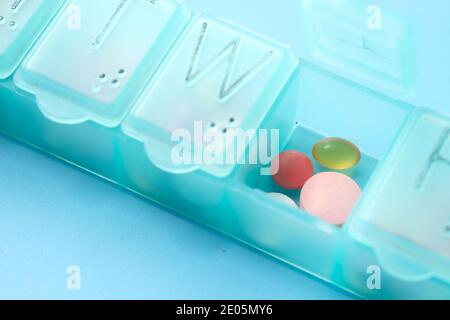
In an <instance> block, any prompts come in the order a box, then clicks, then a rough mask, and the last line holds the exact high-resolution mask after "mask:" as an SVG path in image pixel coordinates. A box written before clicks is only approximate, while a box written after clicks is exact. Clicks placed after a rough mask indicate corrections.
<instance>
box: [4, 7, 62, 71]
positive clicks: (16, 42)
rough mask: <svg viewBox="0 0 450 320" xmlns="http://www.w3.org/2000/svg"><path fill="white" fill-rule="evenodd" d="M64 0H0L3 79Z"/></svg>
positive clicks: (18, 61) (14, 67)
mask: <svg viewBox="0 0 450 320" xmlns="http://www.w3.org/2000/svg"><path fill="white" fill-rule="evenodd" d="M63 2H64V0H52V1H44V0H33V1H26V0H2V1H0V79H5V78H7V77H9V76H10V75H11V74H12V73H13V72H14V70H15V69H16V67H17V66H18V65H19V63H20V62H21V60H22V59H23V58H24V56H25V54H26V53H27V51H28V50H29V49H30V48H31V46H32V45H33V43H34V42H35V40H36V38H37V37H38V36H39V34H40V33H41V32H42V31H43V29H44V28H45V27H46V26H47V24H48V23H49V22H50V20H51V19H52V18H53V16H54V15H55V14H56V12H57V11H58V9H59V8H60V7H61V6H62V4H63Z"/></svg>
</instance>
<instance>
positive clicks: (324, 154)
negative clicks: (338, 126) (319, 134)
mask: <svg viewBox="0 0 450 320" xmlns="http://www.w3.org/2000/svg"><path fill="white" fill-rule="evenodd" d="M313 156H314V159H316V161H317V162H318V163H319V164H320V165H321V166H323V167H325V168H327V169H332V170H346V169H350V168H353V167H354V166H356V165H357V164H358V163H359V161H360V160H361V152H360V151H359V148H358V147H357V146H356V145H354V144H353V143H351V142H350V141H347V140H344V139H341V138H327V139H323V140H320V141H319V142H317V143H316V144H315V145H314V148H313Z"/></svg>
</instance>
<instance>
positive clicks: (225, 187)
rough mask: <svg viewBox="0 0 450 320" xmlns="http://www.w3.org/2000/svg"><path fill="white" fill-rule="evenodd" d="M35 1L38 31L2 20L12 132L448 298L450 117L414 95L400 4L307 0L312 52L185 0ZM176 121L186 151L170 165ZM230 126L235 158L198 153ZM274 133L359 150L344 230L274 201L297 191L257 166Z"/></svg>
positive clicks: (399, 294)
mask: <svg viewBox="0 0 450 320" xmlns="http://www.w3.org/2000/svg"><path fill="white" fill-rule="evenodd" d="M49 2H50V1H49ZM49 2H45V3H49ZM2 3H7V2H2ZM11 3H12V1H11ZM40 3H41V1H38V0H35V1H31V0H29V1H26V2H24V3H23V4H22V7H21V9H20V10H24V11H23V13H24V16H23V18H22V19H23V20H22V22H21V24H22V25H24V26H28V25H32V24H33V23H36V22H33V21H34V19H37V18H36V17H37V15H38V12H39V19H38V20H39V22H40V23H41V24H42V29H44V27H45V30H42V31H43V32H42V33H41V32H38V31H39V28H32V29H33V30H34V32H28V33H23V34H22V33H20V36H19V35H18V36H17V37H12V36H11V35H10V33H9V32H10V31H8V33H7V36H5V35H4V33H2V32H5V31H4V30H2V29H1V28H2V26H1V25H0V36H1V37H2V39H3V37H5V39H6V40H7V41H6V42H2V45H1V46H0V49H1V50H0V57H1V60H0V61H1V62H0V74H2V75H3V76H2V80H1V81H0V102H1V103H0V114H1V117H0V130H1V131H2V132H5V133H7V134H9V135H12V136H14V137H16V138H18V139H20V140H22V141H25V142H27V143H29V144H30V145H32V146H34V147H36V148H39V149H41V150H44V151H46V152H48V153H49V154H52V155H54V156H57V157H58V158H60V159H63V160H65V161H67V162H70V163H72V164H75V165H76V166H77V167H79V168H82V169H84V170H87V171H89V172H92V173H94V174H97V175H99V176H102V177H104V178H105V179H108V180H110V181H112V182H114V183H116V184H118V185H120V186H122V187H124V188H127V189H130V190H132V191H134V192H136V193H138V194H140V195H141V196H143V197H145V198H147V199H150V200H151V201H154V202H157V203H159V204H161V205H163V206H165V207H167V208H169V209H171V210H173V211H175V212H178V213H180V214H182V215H185V216H188V217H190V218H192V219H193V220H195V221H198V222H200V223H203V224H205V225H208V226H210V227H211V228H213V229H216V230H218V231H220V232H222V233H225V234H227V235H229V236H231V237H233V238H235V239H239V240H240V241H242V242H244V243H246V244H248V245H250V246H252V247H254V248H257V249H258V250H261V251H263V252H265V253H267V254H269V255H271V256H273V257H275V258H277V259H280V260H282V261H285V262H287V263H289V264H290V265H293V266H295V267H297V268H299V269H301V270H304V271H306V272H309V273H311V274H314V275H316V276H317V277H319V278H321V279H324V280H326V281H328V282H331V283H333V284H335V285H336V286H339V287H341V288H344V289H346V290H348V291H351V292H353V293H355V294H358V295H360V296H362V297H364V298H374V299H386V298H387V299H395V298H402V299H406V298H416V299H417V298H440V299H446V298H449V297H450V260H449V259H450V216H449V212H450V202H449V200H448V196H447V194H448V186H449V184H450V119H449V118H448V116H449V115H450V113H442V112H437V110H436V109H433V108H432V106H430V107H429V108H425V107H418V106H416V105H415V104H414V103H412V100H413V99H411V97H414V95H415V90H416V82H417V79H416V78H417V70H416V61H415V55H414V53H415V52H416V47H415V46H416V45H417V42H416V40H415V33H414V26H413V25H411V24H410V22H409V21H407V20H406V19H405V18H403V17H400V16H397V15H395V14H393V13H392V14H391V13H387V14H386V15H385V19H384V23H385V24H386V26H388V27H385V28H381V29H380V28H378V27H377V25H376V21H374V22H373V23H374V25H373V26H372V25H367V23H368V22H367V10H368V9H367V6H363V5H362V4H355V2H354V1H344V0H342V1H331V0H315V1H298V2H297V3H298V10H299V14H301V17H302V19H301V21H302V24H303V28H302V30H301V35H302V37H303V38H304V41H305V45H306V47H307V48H308V50H309V52H310V56H309V57H308V59H303V58H302V59H300V58H299V57H297V56H296V54H294V53H293V50H291V49H290V48H289V47H288V46H287V45H284V44H282V43H279V42H278V41H277V39H269V38H267V37H265V36H264V35H261V34H259V33H258V32H257V31H258V30H256V31H253V30H248V29H247V28H245V27H243V26H240V25H238V24H236V23H234V22H232V21H228V20H224V19H222V18H220V17H216V16H211V15H207V14H203V13H201V12H192V11H191V10H190V8H188V7H186V6H185V5H183V4H182V3H180V2H178V1H172V0H152V1H148V0H108V1H106V0H98V1H95V2H92V1H87V0H70V1H69V0H67V1H61V4H62V7H59V6H55V7H52V10H50V9H49V8H47V10H42V11H39V6H38V4H40ZM54 3H55V4H56V1H55V2H54ZM27 6H28V7H27ZM0 8H1V10H4V11H8V10H9V9H10V8H9V5H8V6H5V8H3V5H1V6H0ZM369 9H370V8H369ZM372 9H373V10H375V11H376V8H372ZM79 12H82V13H83V17H85V18H83V20H82V21H83V23H84V24H83V27H82V28H78V27H79V26H77V13H79ZM25 13H27V14H26V15H25ZM55 13H56V16H55ZM375 13H376V12H375ZM8 14H9V13H8ZM1 15H2V13H1V12H0V16H1ZM5 16H6V14H5ZM150 16H151V17H153V19H148V18H147V17H150ZM130 17H133V19H130ZM36 21H37V20H36ZM68 21H69V22H70V23H68ZM30 30H31V29H30ZM2 46H3V48H2ZM12 52H16V53H19V52H20V54H15V55H12V54H11V53H12ZM27 52H28V53H27ZM26 53H27V54H26ZM8 55H9V56H10V57H12V56H14V59H15V60H17V61H15V62H14V63H12V62H11V61H10V60H8V58H6V57H8ZM19 62H20V66H19V65H18V64H19ZM325 92H326V94H324V93H325ZM178 129H182V130H181V131H180V132H178V134H177V135H176V136H178V137H180V136H183V135H187V136H189V137H190V138H191V139H187V142H186V141H184V143H183V144H182V145H181V147H183V148H184V149H183V150H184V151H186V150H187V151H186V152H184V156H186V158H184V159H191V160H192V161H190V162H189V161H187V162H183V161H181V162H180V163H178V162H177V161H174V152H173V151H174V148H176V147H177V143H176V139H175V140H174V139H173V138H174V136H173V135H174V132H177V130H178ZM234 129H241V130H250V131H249V132H250V134H248V136H247V140H245V143H243V147H242V148H241V150H240V151H239V152H237V153H236V154H235V159H233V161H229V162H226V163H220V164H218V163H214V162H213V163H207V162H206V161H196V160H199V159H200V160H205V159H203V157H204V156H205V155H206V156H212V155H217V153H219V154H220V153H221V152H223V153H226V152H229V151H230V148H231V147H230V145H229V144H227V143H226V142H225V143H224V144H219V145H217V146H216V145H213V148H209V149H206V151H205V150H200V151H199V150H197V149H196V145H195V136H196V134H197V130H200V131H201V132H205V131H206V132H211V133H212V134H213V135H214V136H215V137H219V138H226V137H227V136H228V135H229V134H230V132H233V130H234ZM251 129H254V131H252V130H251ZM261 132H266V133H267V132H270V133H274V134H275V137H276V140H277V141H279V148H280V150H279V151H285V150H297V151H300V152H303V153H305V154H307V155H309V156H311V158H312V149H313V146H314V145H315V144H316V142H317V141H320V140H321V139H323V138H326V137H341V138H343V139H347V140H349V141H352V142H354V143H355V144H356V145H357V146H358V147H359V149H360V150H361V160H360V162H359V164H358V165H357V166H356V167H355V168H353V169H352V171H351V172H346V174H349V175H351V177H352V178H353V180H355V182H356V183H357V184H358V185H359V187H360V188H361V189H362V196H361V198H360V199H359V201H358V204H357V205H356V207H355V208H354V209H353V211H352V214H351V216H350V218H349V219H348V220H347V221H346V222H345V224H344V225H343V226H334V225H331V224H328V223H326V222H324V221H322V220H319V219H317V218H316V217H314V216H312V215H309V214H307V213H306V212H303V211H302V210H301V209H299V208H295V207H293V206H292V205H291V202H289V201H284V202H283V201H279V199H278V198H279V197H278V196H277V197H274V196H273V195H274V194H277V195H279V194H285V195H286V191H285V190H281V188H280V187H279V186H278V185H277V184H276V183H274V181H273V179H272V177H271V176H270V175H268V174H267V171H270V168H269V167H270V161H268V162H267V161H256V162H255V163H253V162H252V161H245V159H251V158H252V156H254V155H255V154H254V150H255V149H254V148H253V147H254V146H255V144H257V142H258V141H259V138H260V134H261ZM224 141H228V140H226V139H224ZM213 144H214V143H213ZM269 149H270V148H269ZM267 156H269V155H267ZM271 156H275V154H272V155H271ZM243 159H244V161H243ZM259 160H261V159H259ZM412 160H413V161H412ZM316 171H317V172H321V171H325V169H324V168H320V167H318V166H317V167H316ZM287 195H288V196H290V197H292V198H296V197H298V196H299V194H298V191H290V192H289V193H288V194H287ZM287 200H289V199H287Z"/></svg>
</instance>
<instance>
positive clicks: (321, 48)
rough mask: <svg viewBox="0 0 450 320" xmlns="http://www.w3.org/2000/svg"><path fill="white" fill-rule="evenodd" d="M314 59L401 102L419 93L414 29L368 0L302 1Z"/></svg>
mask: <svg viewBox="0 0 450 320" xmlns="http://www.w3.org/2000/svg"><path fill="white" fill-rule="evenodd" d="M298 1H299V2H300V8H301V9H300V12H301V22H302V30H301V31H300V32H301V35H302V37H304V38H305V39H306V42H307V48H308V51H309V52H308V54H309V56H310V59H312V60H313V61H314V62H315V63H317V64H319V65H320V66H321V67H323V68H325V69H328V70H330V71H332V72H335V73H338V74H340V75H342V76H343V77H345V78H348V79H351V80H353V81H355V82H358V83H360V84H363V85H365V86H367V87H370V88H372V89H375V90H377V91H379V92H381V93H383V94H385V95H388V96H391V97H394V98H395V99H398V100H403V101H410V99H411V97H413V96H414V95H415V92H416V77H417V66H416V56H415V54H416V50H415V45H416V40H415V32H414V28H413V27H412V24H411V23H410V21H408V19H407V18H406V17H399V16H397V15H393V14H391V13H390V12H386V10H385V8H384V7H383V8H380V7H378V6H376V5H370V3H368V2H366V1H350V0H314V1H311V0H298Z"/></svg>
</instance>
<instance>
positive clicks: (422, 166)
mask: <svg viewBox="0 0 450 320" xmlns="http://www.w3.org/2000/svg"><path fill="white" fill-rule="evenodd" d="M449 159H450V119H449V118H446V117H444V116H442V115H440V114H438V113H435V112H433V111H430V110H428V109H425V108H417V109H416V110H415V111H414V112H413V114H412V116H411V117H410V119H409V120H408V121H407V122H406V123H405V124H404V127H403V128H402V131H401V134H400V135H399V136H398V137H397V140H396V142H395V143H394V145H393V146H392V149H391V151H390V152H389V154H388V155H387V156H386V158H385V159H382V161H381V164H380V166H379V167H378V169H377V170H376V172H375V173H374V174H373V179H371V181H370V182H369V184H368V185H367V186H366V187H365V189H364V193H363V195H362V198H361V199H360V200H359V203H358V205H357V207H356V208H355V209H354V211H353V214H352V216H351V218H350V219H349V221H348V223H347V224H346V226H345V228H346V229H347V231H348V232H349V234H350V235H351V237H352V238H354V239H356V240H357V241H358V242H361V243H363V244H365V245H367V246H369V247H370V248H372V250H373V252H374V253H375V256H376V259H377V264H378V265H379V266H380V267H381V268H382V269H383V270H384V271H387V272H388V273H389V274H390V275H391V276H394V277H395V278H397V279H400V280H403V281H405V282H416V281H427V280H431V279H438V280H439V281H443V282H446V283H450V268H449V266H450V216H449V212H450V211H449V209H450V198H449V197H448V186H449V185H450V160H449ZM372 260H373V259H372Z"/></svg>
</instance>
